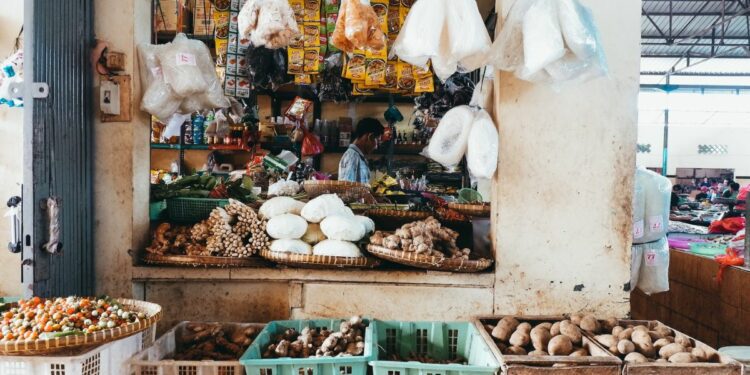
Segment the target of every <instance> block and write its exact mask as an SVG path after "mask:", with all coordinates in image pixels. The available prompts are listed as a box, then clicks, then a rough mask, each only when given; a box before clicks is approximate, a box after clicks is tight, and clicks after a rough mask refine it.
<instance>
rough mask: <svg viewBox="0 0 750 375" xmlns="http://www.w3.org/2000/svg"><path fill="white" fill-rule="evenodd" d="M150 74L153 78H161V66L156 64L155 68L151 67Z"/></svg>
mask: <svg viewBox="0 0 750 375" xmlns="http://www.w3.org/2000/svg"><path fill="white" fill-rule="evenodd" d="M151 74H153V75H154V77H155V78H161V77H162V75H161V67H158V66H157V67H155V68H151Z"/></svg>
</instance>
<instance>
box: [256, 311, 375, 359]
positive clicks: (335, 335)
mask: <svg viewBox="0 0 750 375" xmlns="http://www.w3.org/2000/svg"><path fill="white" fill-rule="evenodd" d="M366 328H367V325H366V324H365V322H364V321H363V320H362V318H361V317H359V316H354V317H352V318H351V319H349V320H347V321H343V322H341V325H340V326H339V330H338V331H337V332H333V331H331V330H327V329H315V328H314V329H310V328H309V327H305V328H304V329H303V330H302V332H298V331H297V330H295V329H292V328H290V329H287V330H286V331H284V332H283V333H281V334H280V335H277V336H276V337H274V340H273V341H274V342H273V343H271V344H269V345H268V347H267V348H266V351H265V352H264V353H263V358H309V357H346V356H359V355H362V354H363V353H364V351H365V340H364V336H365V329H366Z"/></svg>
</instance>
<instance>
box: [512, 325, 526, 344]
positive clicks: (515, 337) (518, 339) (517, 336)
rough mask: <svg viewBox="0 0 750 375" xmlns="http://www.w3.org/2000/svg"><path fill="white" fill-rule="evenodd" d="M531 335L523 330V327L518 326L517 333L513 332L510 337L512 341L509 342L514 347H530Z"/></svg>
mask: <svg viewBox="0 0 750 375" xmlns="http://www.w3.org/2000/svg"><path fill="white" fill-rule="evenodd" d="M529 341H530V338H529V333H528V332H527V331H526V330H524V329H523V328H521V326H518V328H517V329H516V331H515V332H513V334H512V335H510V339H509V340H508V342H509V343H510V344H511V345H513V346H521V347H523V346H526V345H529Z"/></svg>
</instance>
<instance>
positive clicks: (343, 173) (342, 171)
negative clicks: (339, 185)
mask: <svg viewBox="0 0 750 375" xmlns="http://www.w3.org/2000/svg"><path fill="white" fill-rule="evenodd" d="M384 132H385V128H384V127H383V124H381V123H380V121H378V120H376V119H374V118H369V117H368V118H364V119H362V120H360V121H359V123H357V128H356V129H355V130H354V133H352V143H351V144H350V145H349V149H347V150H346V152H345V153H344V156H342V157H341V161H340V162H339V181H353V182H360V183H363V184H369V183H370V167H368V166H367V159H366V158H365V155H367V154H369V153H371V152H373V151H374V150H375V149H376V148H377V146H378V139H380V136H382V135H383V133H384Z"/></svg>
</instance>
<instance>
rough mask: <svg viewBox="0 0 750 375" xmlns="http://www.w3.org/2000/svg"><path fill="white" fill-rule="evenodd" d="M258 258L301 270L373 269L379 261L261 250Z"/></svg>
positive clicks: (365, 258)
mask: <svg viewBox="0 0 750 375" xmlns="http://www.w3.org/2000/svg"><path fill="white" fill-rule="evenodd" d="M260 256H262V257H263V258H265V259H267V260H269V261H271V262H274V263H278V264H283V265H286V266H291V267H301V268H375V267H377V266H379V265H380V260H379V259H374V258H370V257H356V258H355V257H335V256H329V255H302V254H289V253H279V252H276V251H270V250H262V251H261V252H260Z"/></svg>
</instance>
